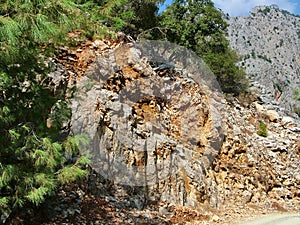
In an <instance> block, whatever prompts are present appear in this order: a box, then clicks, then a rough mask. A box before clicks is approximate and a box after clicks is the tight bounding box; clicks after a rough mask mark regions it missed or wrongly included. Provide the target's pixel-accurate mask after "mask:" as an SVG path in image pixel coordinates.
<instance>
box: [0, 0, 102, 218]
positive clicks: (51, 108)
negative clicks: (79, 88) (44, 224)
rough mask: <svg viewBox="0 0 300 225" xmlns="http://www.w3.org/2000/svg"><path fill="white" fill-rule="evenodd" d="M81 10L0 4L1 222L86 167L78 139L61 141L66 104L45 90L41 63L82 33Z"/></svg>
mask: <svg viewBox="0 0 300 225" xmlns="http://www.w3.org/2000/svg"><path fill="white" fill-rule="evenodd" d="M86 9H87V5H85V4H79V3H77V2H76V1H72V0H13V1H12V0H6V1H4V0H2V1H0V49H1V54H0V128H1V129H0V215H1V218H0V220H2V221H5V219H7V217H8V216H9V215H10V214H11V213H12V212H14V211H16V210H17V209H19V208H20V207H24V206H25V205H26V206H30V205H31V204H33V205H39V204H40V203H42V202H43V201H44V200H45V199H46V198H47V197H48V196H49V195H51V194H52V193H53V192H54V191H55V189H56V188H57V187H58V186H59V185H62V184H66V183H68V182H73V181H74V180H76V179H77V178H80V177H82V176H85V175H86V174H87V172H86V170H85V165H86V164H87V163H88V159H87V157H86V156H85V155H83V154H81V153H80V151H79V147H78V146H81V145H82V144H81V143H82V142H84V141H85V139H84V138H81V137H68V138H62V137H61V134H62V132H61V130H62V128H63V124H65V122H67V121H68V120H69V118H70V116H71V113H70V109H69V108H68V101H69V100H68V98H67V96H65V92H64V91H63V92H60V93H56V92H54V90H53V89H52V88H51V85H50V84H51V78H50V77H49V76H48V74H49V73H50V72H51V71H52V65H51V64H50V63H46V61H47V60H46V59H47V57H49V56H52V55H53V54H54V49H55V48H57V47H58V46H60V45H62V44H64V43H67V41H68V40H67V33H68V32H71V31H74V30H83V29H85V31H86V32H87V33H88V32H89V29H86V28H87V27H88V26H89V24H90V23H91V20H90V18H89V16H88V15H87V14H86ZM101 28H102V27H101V26H99V27H98V29H99V32H100V30H101ZM91 29H93V26H91ZM93 32H94V33H96V32H98V31H97V30H96V29H95V30H94V31H93ZM48 120H51V121H52V123H51V126H47V121H48Z"/></svg>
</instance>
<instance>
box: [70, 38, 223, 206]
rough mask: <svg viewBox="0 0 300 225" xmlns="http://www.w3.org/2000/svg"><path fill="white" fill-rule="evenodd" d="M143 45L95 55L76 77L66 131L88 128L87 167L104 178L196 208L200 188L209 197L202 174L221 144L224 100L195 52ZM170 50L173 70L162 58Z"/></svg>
mask: <svg viewBox="0 0 300 225" xmlns="http://www.w3.org/2000/svg"><path fill="white" fill-rule="evenodd" d="M149 43H150V45H149V46H147V44H148V43H142V44H137V45H132V44H127V45H125V46H123V47H122V48H118V49H116V50H115V51H107V52H105V53H103V54H102V55H101V56H99V58H98V59H97V60H96V61H95V64H94V66H92V67H91V68H90V69H89V70H88V71H87V73H86V76H85V77H84V78H82V79H81V80H80V81H79V82H78V85H77V87H78V89H79V90H80V91H79V93H78V94H77V96H76V98H77V99H81V100H77V101H76V100H75V101H74V102H73V131H74V132H75V133H88V136H89V138H90V140H92V142H91V145H90V146H89V150H90V151H91V153H92V154H93V163H92V167H93V169H94V170H96V171H97V172H99V174H100V175H101V176H103V177H104V178H105V179H106V180H109V181H110V182H112V183H114V184H118V185H120V186H121V185H125V186H132V187H137V186H145V187H147V188H146V189H147V191H146V192H145V193H144V194H143V195H144V196H147V199H152V200H165V201H167V200H168V201H170V202H172V203H175V204H180V205H189V206H193V207H196V206H199V203H202V202H203V201H204V200H203V196H204V195H203V193H204V192H207V193H206V194H207V195H209V196H210V197H212V198H215V194H212V193H208V192H209V188H210V184H208V183H207V182H206V179H205V172H206V171H207V169H208V168H209V167H210V165H211V163H212V162H213V160H214V158H215V157H216V156H217V155H218V153H219V150H220V147H221V145H222V142H223V137H224V134H223V132H224V131H223V128H224V124H223V122H222V121H223V120H224V118H225V117H224V115H223V113H224V111H225V110H224V109H225V100H224V99H223V98H222V94H221V92H218V90H217V89H215V86H217V83H216V81H215V80H214V79H212V78H213V76H212V75H211V74H210V73H209V71H208V69H207V68H206V67H205V65H204V64H203V63H202V62H201V60H200V59H199V58H197V57H196V55H193V54H192V53H190V52H188V51H186V50H185V49H184V48H179V49H176V46H175V45H171V44H170V43H164V42H149ZM139 45H140V46H139ZM168 45H169V46H168ZM143 48H144V49H143ZM160 50H162V52H160ZM174 50H176V57H175V58H174V57H172V60H173V62H176V60H180V61H177V62H178V63H183V67H181V69H180V68H177V67H175V66H174V65H170V64H169V62H168V60H166V58H169V57H170V54H172V53H173V52H172V51H174ZM151 51H152V53H151V54H150V55H149V53H150V52H151ZM195 57H196V58H195ZM184 60H186V61H184ZM125 191H128V190H127V189H126V190H125ZM142 200H143V199H142ZM141 205H143V203H142V202H140V201H139V202H137V203H136V206H137V207H140V206H141Z"/></svg>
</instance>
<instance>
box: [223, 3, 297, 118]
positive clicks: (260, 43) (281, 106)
mask: <svg viewBox="0 0 300 225" xmlns="http://www.w3.org/2000/svg"><path fill="white" fill-rule="evenodd" d="M226 19H227V21H228V23H229V29H228V39H229V41H230V45H231V47H232V48H233V49H234V50H236V51H237V52H238V53H239V55H240V56H241V62H240V65H241V66H243V67H244V68H245V70H246V73H247V75H248V77H249V79H250V87H251V90H252V92H253V93H256V94H257V95H258V96H259V99H260V101H261V103H262V104H264V105H265V106H266V107H267V108H269V109H275V110H277V111H280V112H283V113H290V114H291V115H292V113H293V112H295V111H296V112H298V114H299V101H297V100H295V91H298V90H299V89H300V55H299V52H300V17H299V16H295V15H292V14H290V13H288V12H287V11H284V10H280V9H279V8H278V7H277V6H274V5H273V6H268V7H265V6H261V7H256V8H254V9H253V11H252V12H251V13H250V15H249V16H247V17H232V18H230V17H227V18H226ZM293 115H294V116H296V115H295V114H293Z"/></svg>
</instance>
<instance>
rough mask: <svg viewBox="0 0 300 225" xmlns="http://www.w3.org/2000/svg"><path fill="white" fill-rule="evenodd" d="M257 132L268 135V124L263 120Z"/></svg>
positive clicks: (264, 135)
mask: <svg viewBox="0 0 300 225" xmlns="http://www.w3.org/2000/svg"><path fill="white" fill-rule="evenodd" d="M257 134H258V135H259V136H262V137H268V131H267V125H266V124H265V123H263V122H260V123H259V130H258V131H257Z"/></svg>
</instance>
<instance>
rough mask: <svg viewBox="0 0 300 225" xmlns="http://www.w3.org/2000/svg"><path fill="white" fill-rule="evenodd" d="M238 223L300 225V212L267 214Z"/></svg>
mask: <svg viewBox="0 0 300 225" xmlns="http://www.w3.org/2000/svg"><path fill="white" fill-rule="evenodd" d="M236 225H300V214H279V215H278V214H277V215H266V216H263V217H260V218H258V219H254V220H251V221H248V222H242V223H239V224H236Z"/></svg>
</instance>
